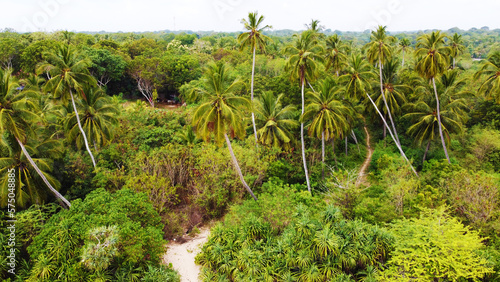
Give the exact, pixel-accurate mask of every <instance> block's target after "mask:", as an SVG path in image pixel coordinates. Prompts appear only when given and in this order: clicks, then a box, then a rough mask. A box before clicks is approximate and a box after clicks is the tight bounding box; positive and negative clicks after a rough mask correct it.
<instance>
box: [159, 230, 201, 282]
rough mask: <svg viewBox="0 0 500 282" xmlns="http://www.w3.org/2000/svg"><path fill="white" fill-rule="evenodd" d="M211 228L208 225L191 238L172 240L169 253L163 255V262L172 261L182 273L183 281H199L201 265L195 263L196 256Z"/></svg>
mask: <svg viewBox="0 0 500 282" xmlns="http://www.w3.org/2000/svg"><path fill="white" fill-rule="evenodd" d="M209 234H210V229H209V228H208V227H205V228H202V229H200V234H198V235H197V236H196V237H194V238H191V237H188V236H185V237H184V239H186V240H187V241H186V242H184V243H181V244H179V243H176V242H174V241H170V243H169V244H168V249H167V253H166V254H164V255H163V263H165V264H167V265H168V264H169V263H172V265H173V267H174V269H175V270H177V271H178V272H179V274H180V275H181V282H197V281H199V280H198V275H199V274H200V266H199V265H196V264H195V263H194V258H195V257H196V255H197V254H198V253H199V252H200V249H201V247H202V246H203V244H205V242H206V241H207V239H208V235H209Z"/></svg>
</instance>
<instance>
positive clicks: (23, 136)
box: [0, 69, 71, 207]
mask: <svg viewBox="0 0 500 282" xmlns="http://www.w3.org/2000/svg"><path fill="white" fill-rule="evenodd" d="M17 86H18V84H17V82H16V81H15V79H14V78H13V77H12V76H11V74H10V71H4V70H1V69H0V137H1V139H0V145H2V146H5V147H7V148H9V152H10V156H11V157H8V158H0V163H2V165H1V167H2V169H1V171H2V172H4V173H6V172H7V168H13V166H14V165H15V164H18V165H19V164H20V163H21V162H22V161H23V160H22V159H21V153H20V152H19V150H18V149H20V150H21V151H22V153H23V154H24V156H25V157H26V159H27V160H28V162H29V163H30V165H31V166H32V168H33V169H34V170H35V172H36V173H37V174H38V175H39V176H40V178H41V180H42V181H43V182H44V183H45V185H47V187H48V188H49V189H50V191H51V192H52V193H53V194H54V195H55V196H56V198H58V199H59V200H61V201H62V202H63V203H64V204H65V205H66V207H70V206H71V204H70V203H69V201H68V200H66V198H64V197H63V196H62V195H61V194H60V193H59V192H58V191H57V190H56V189H55V188H54V187H53V186H52V184H51V183H50V181H52V183H54V184H55V181H54V179H53V178H51V177H50V176H48V174H47V175H46V174H45V173H44V172H43V171H42V170H41V169H40V168H39V167H38V165H37V163H38V164H39V165H41V166H42V169H44V170H49V169H50V166H48V162H47V161H46V160H38V159H35V160H36V162H35V160H33V159H32V158H31V156H30V154H29V153H28V150H27V148H26V147H25V144H26V143H27V141H28V140H29V137H30V136H32V135H34V130H33V128H32V125H34V124H36V122H37V121H38V120H39V116H38V115H37V114H36V113H35V111H36V110H37V105H36V104H35V103H33V99H29V98H28V97H27V95H28V94H30V93H26V92H24V93H23V92H21V93H16V88H17ZM8 138H12V139H14V140H15V142H7V141H6V140H7V139H8ZM16 143H17V145H18V146H19V147H18V148H16V145H14V144H16ZM28 149H31V147H29V148H28ZM19 168H20V169H21V171H19V173H21V172H24V173H29V175H33V173H31V172H29V171H28V170H24V169H25V168H24V167H20V166H19ZM26 175H28V174H25V176H26ZM20 176H21V175H20V174H19V175H18V177H17V179H18V181H21V177H20ZM6 179H7V178H4V181H3V182H2V189H1V194H2V199H7V197H4V196H6V193H5V190H4V188H6V187H7V185H6V184H7V182H6V181H5V180H6ZM24 180H25V181H28V180H29V178H24ZM49 180H50V181H49ZM19 183H21V182H19ZM19 183H18V184H19ZM31 185H32V184H31ZM31 185H28V187H27V189H29V192H28V193H29V194H30V196H31V198H32V199H36V198H37V195H36V194H38V192H36V191H34V190H33V186H31ZM19 187H20V189H21V185H19ZM23 192H24V191H22V190H19V192H18V195H17V197H18V200H19V201H18V202H19V203H20V204H23V203H26V202H27V201H25V200H23V199H20V198H19V197H25V196H27V195H26V194H25V193H23Z"/></svg>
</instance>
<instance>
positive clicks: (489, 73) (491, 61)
mask: <svg viewBox="0 0 500 282" xmlns="http://www.w3.org/2000/svg"><path fill="white" fill-rule="evenodd" d="M482 76H485V77H486V80H485V81H484V82H483V83H482V84H481V86H480V87H479V91H478V92H479V93H482V94H486V96H487V97H490V98H493V99H495V100H496V101H497V103H498V102H500V51H494V52H493V53H491V54H490V55H489V56H488V59H487V60H486V61H484V62H483V63H482V65H481V69H480V70H479V71H478V72H476V73H475V74H474V79H479V78H480V77H482Z"/></svg>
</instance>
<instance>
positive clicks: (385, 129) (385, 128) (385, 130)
mask: <svg viewBox="0 0 500 282" xmlns="http://www.w3.org/2000/svg"><path fill="white" fill-rule="evenodd" d="M384 117H386V115H385V114H384ZM386 136H387V127H385V125H384V148H385V146H386V142H385V137H386Z"/></svg>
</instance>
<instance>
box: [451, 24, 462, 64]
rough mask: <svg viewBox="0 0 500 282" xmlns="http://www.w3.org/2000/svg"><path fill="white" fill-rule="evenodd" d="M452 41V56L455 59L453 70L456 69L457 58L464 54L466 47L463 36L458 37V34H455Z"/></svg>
mask: <svg viewBox="0 0 500 282" xmlns="http://www.w3.org/2000/svg"><path fill="white" fill-rule="evenodd" d="M449 39H450V51H451V52H450V55H451V57H452V58H453V65H452V68H455V61H456V59H457V57H458V56H459V55H460V54H462V53H463V52H464V50H465V46H464V45H463V43H464V41H463V40H462V35H458V34H457V33H456V32H455V34H453V37H451V38H449Z"/></svg>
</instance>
